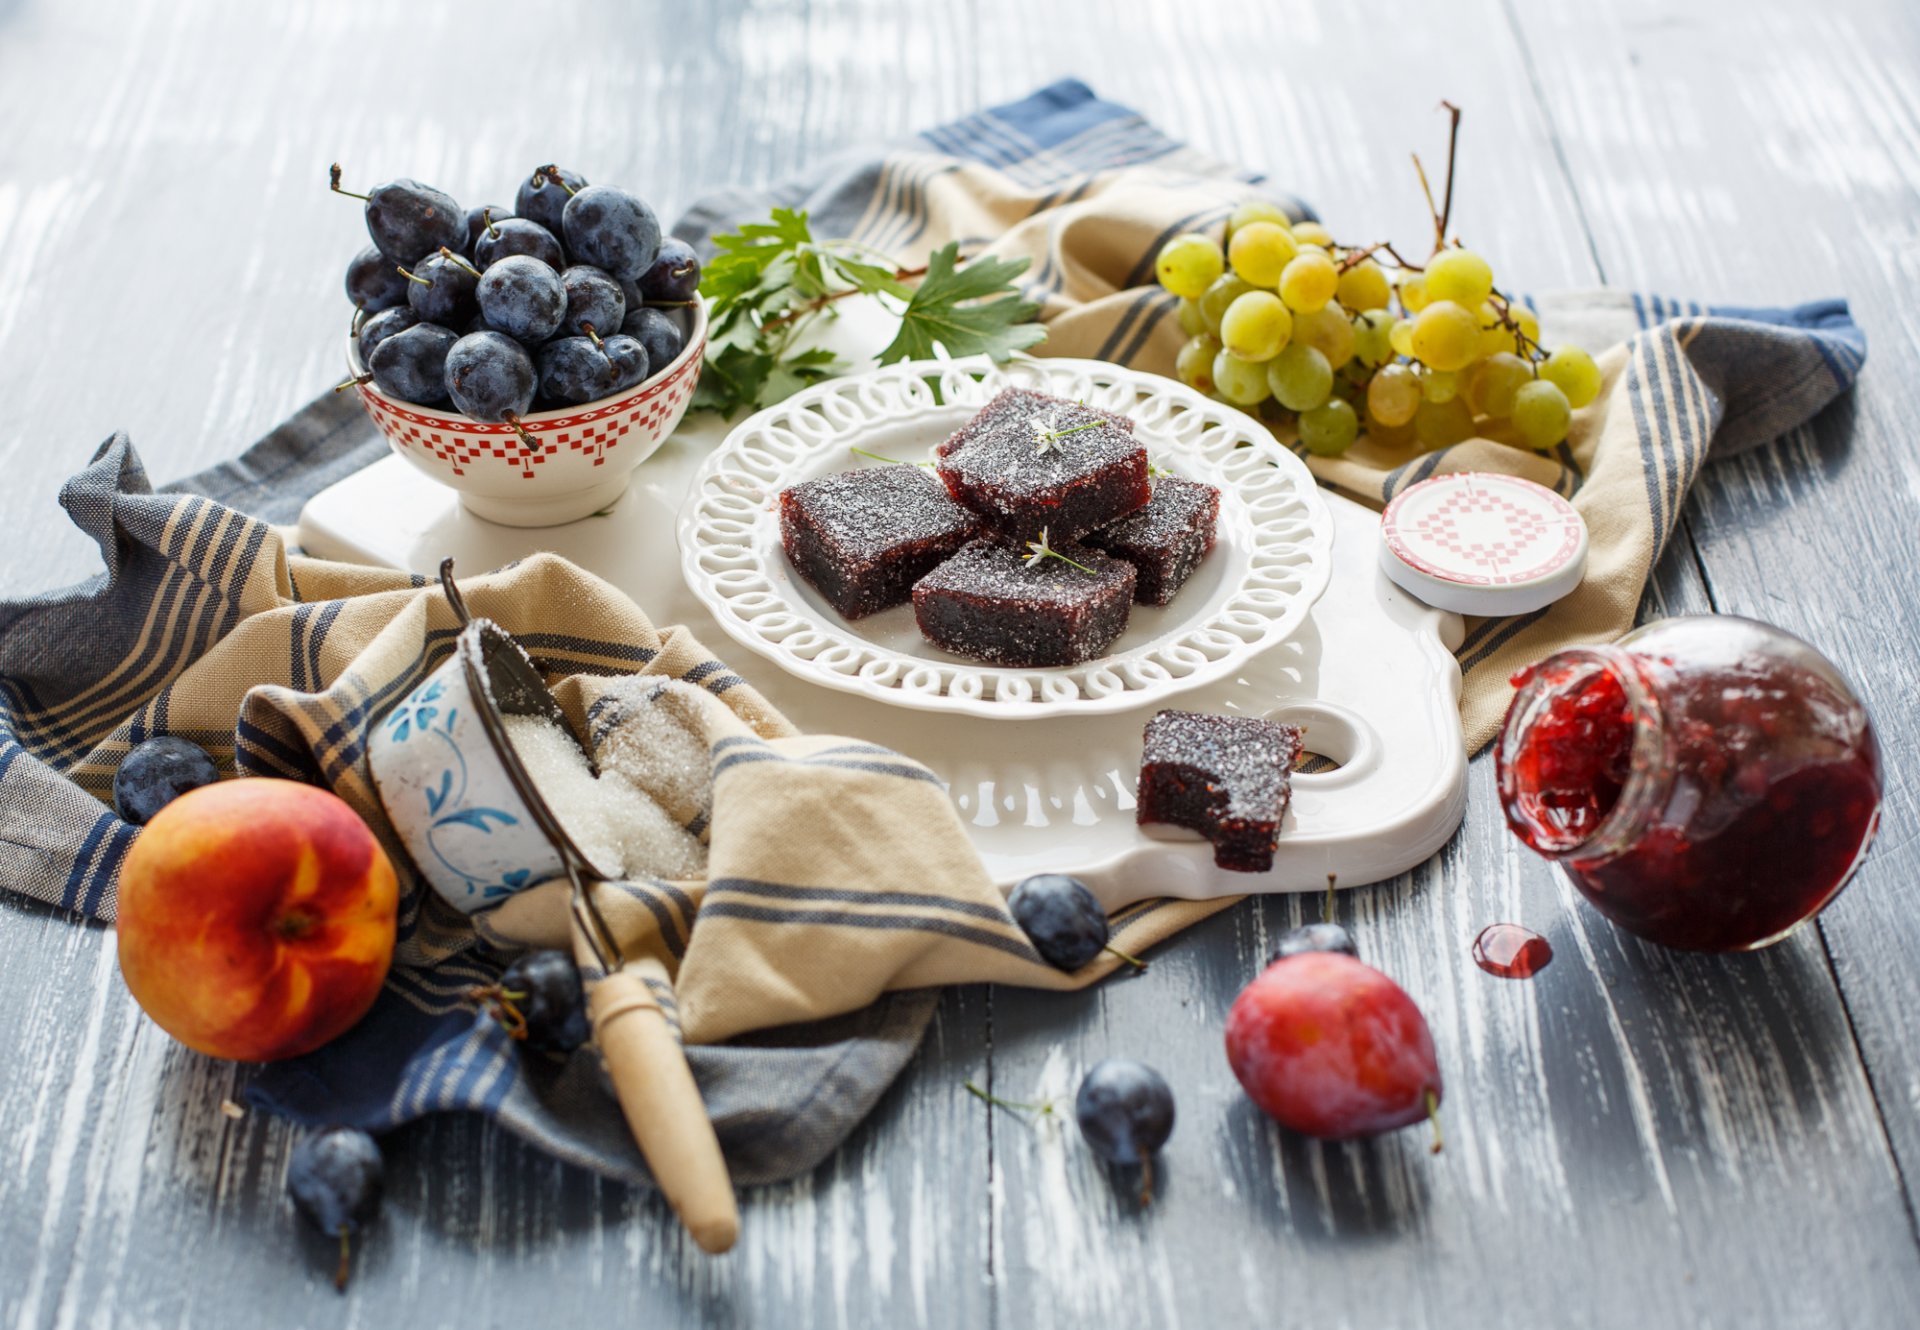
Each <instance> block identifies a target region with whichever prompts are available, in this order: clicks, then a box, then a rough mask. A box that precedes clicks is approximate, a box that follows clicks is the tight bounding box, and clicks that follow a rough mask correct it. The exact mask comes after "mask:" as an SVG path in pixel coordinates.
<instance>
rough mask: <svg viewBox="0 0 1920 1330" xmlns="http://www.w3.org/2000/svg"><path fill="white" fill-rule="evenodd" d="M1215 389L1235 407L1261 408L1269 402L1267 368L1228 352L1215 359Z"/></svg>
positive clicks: (1264, 365) (1260, 362) (1263, 363)
mask: <svg viewBox="0 0 1920 1330" xmlns="http://www.w3.org/2000/svg"><path fill="white" fill-rule="evenodd" d="M1213 389H1214V391H1215V392H1217V393H1219V394H1220V396H1222V397H1224V398H1226V399H1227V400H1228V401H1229V402H1232V403H1233V404H1234V405H1235V406H1259V405H1260V403H1262V402H1264V401H1266V400H1267V392H1268V389H1267V367H1266V364H1265V362H1263V361H1255V360H1242V359H1240V357H1238V356H1236V355H1233V354H1231V353H1230V352H1227V351H1222V352H1220V354H1219V355H1217V356H1215V357H1214V358H1213Z"/></svg>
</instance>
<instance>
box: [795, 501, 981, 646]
mask: <svg viewBox="0 0 1920 1330" xmlns="http://www.w3.org/2000/svg"><path fill="white" fill-rule="evenodd" d="M979 533H980V519H979V518H978V517H976V516H974V514H973V513H971V512H969V511H968V510H967V509H965V508H963V507H961V506H960V505H959V504H957V503H955V502H954V501H953V499H952V497H951V496H949V495H948V493H947V492H946V490H945V489H943V488H942V487H941V485H940V482H939V481H937V480H935V479H934V478H933V477H932V476H930V475H927V474H925V472H924V471H923V469H922V468H920V467H917V466H883V467H871V468H869V469H867V470H864V471H845V472H842V473H841V474H839V475H837V476H822V477H821V478H820V479H818V480H809V481H805V482H803V483H801V484H798V485H795V486H794V487H793V488H792V489H788V490H783V491H781V493H780V541H781V543H782V544H783V545H785V546H786V549H787V558H788V560H789V561H790V562H791V563H792V564H793V567H794V571H796V572H798V573H799V574H800V576H802V577H804V578H805V579H806V580H807V582H808V583H809V584H810V585H811V586H812V587H813V589H814V590H816V591H818V592H819V593H820V594H821V595H822V596H825V597H826V599H827V603H828V604H829V605H832V606H833V607H834V609H836V610H838V611H840V613H841V614H842V615H844V616H845V617H847V618H849V619H858V618H860V617H861V616H862V615H867V614H872V613H874V612H876V611H878V610H884V609H887V608H888V607H890V606H893V605H899V604H903V603H904V602H905V601H906V600H907V598H908V597H909V596H911V595H912V594H913V584H914V583H915V582H918V581H919V580H920V579H921V578H922V577H924V576H925V575H926V574H927V573H929V572H931V571H932V570H933V569H934V568H935V567H936V566H937V565H938V564H939V563H940V562H941V560H943V559H945V558H947V557H948V556H949V555H951V554H952V553H953V552H954V551H955V550H957V549H959V548H960V547H961V546H962V545H964V544H966V543H967V542H968V541H969V540H972V539H973V538H974V537H975V536H976V535H978V534H979Z"/></svg>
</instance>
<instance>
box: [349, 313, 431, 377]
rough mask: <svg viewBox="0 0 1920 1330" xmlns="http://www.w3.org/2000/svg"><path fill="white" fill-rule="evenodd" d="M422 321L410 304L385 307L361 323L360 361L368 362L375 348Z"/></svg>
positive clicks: (362, 362)
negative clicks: (393, 307)
mask: <svg viewBox="0 0 1920 1330" xmlns="http://www.w3.org/2000/svg"><path fill="white" fill-rule="evenodd" d="M419 322H420V316H419V315H418V314H415V313H414V312H413V308H412V306H410V305H401V306H399V307H398V308H397V309H383V310H381V311H380V312H379V313H378V314H376V315H374V316H373V317H372V318H370V319H367V320H365V321H364V322H362V323H361V325H360V338H359V341H358V343H357V345H358V347H359V349H360V363H361V364H362V365H364V364H366V363H367V362H368V361H370V360H372V359H373V348H374V347H376V346H378V345H380V343H382V342H384V341H386V340H387V339H388V338H389V337H391V336H393V335H394V334H395V333H401V332H405V331H406V330H407V329H409V328H411V327H413V325H414V324H416V323H419Z"/></svg>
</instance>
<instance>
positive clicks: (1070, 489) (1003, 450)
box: [938, 388, 1153, 541]
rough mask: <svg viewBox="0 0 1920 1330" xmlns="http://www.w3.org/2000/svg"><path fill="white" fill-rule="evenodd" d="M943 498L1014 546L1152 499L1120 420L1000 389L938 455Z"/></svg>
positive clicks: (1141, 453)
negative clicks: (950, 496) (959, 505)
mask: <svg viewBox="0 0 1920 1330" xmlns="http://www.w3.org/2000/svg"><path fill="white" fill-rule="evenodd" d="M938 456H939V464H938V465H939V471H940V478H941V479H942V480H944V481H945V482H946V484H947V489H948V490H949V491H951V492H952V494H953V497H954V498H956V499H958V500H959V501H960V502H961V503H964V504H966V505H967V507H969V508H971V509H973V510H974V511H975V512H977V513H979V514H980V515H981V517H982V518H984V519H985V520H986V522H987V524H988V525H989V526H991V527H992V528H993V529H994V530H995V531H997V532H999V533H1000V534H1001V535H1004V536H1006V537H1007V538H1009V539H1011V540H1014V541H1028V540H1032V539H1033V538H1034V537H1035V536H1037V535H1039V534H1040V531H1041V529H1042V528H1045V529H1046V530H1047V531H1049V532H1051V533H1052V537H1053V539H1054V540H1056V541H1064V540H1072V539H1074V538H1076V537H1078V536H1079V535H1080V534H1081V533H1082V532H1086V531H1091V530H1092V529H1093V528H1094V527H1097V526H1103V525H1105V524H1106V523H1108V522H1111V521H1113V520H1114V519H1115V518H1119V517H1123V516H1125V515H1126V514H1128V513H1130V512H1132V511H1133V510H1134V509H1136V508H1138V507H1140V506H1141V505H1142V504H1144V503H1146V502H1147V500H1148V499H1150V498H1152V497H1153V491H1152V488H1151V486H1150V485H1149V483H1148V468H1147V450H1146V448H1145V447H1144V446H1142V445H1141V443H1140V442H1139V440H1137V439H1135V438H1134V437H1133V422H1132V421H1130V420H1128V419H1127V418H1126V417H1125V416H1121V415H1116V414H1114V413H1113V412H1111V411H1102V410H1099V409H1097V408H1094V407H1086V406H1081V405H1080V404H1078V403H1077V402H1069V401H1067V400H1066V399H1065V398H1063V397H1050V396H1048V395H1047V394H1046V393H1037V392H1033V391H1031V390H1029V389H1026V388H1008V389H1006V390H1004V391H1003V392H1001V393H1000V394H999V395H998V396H997V397H995V398H994V399H993V400H992V401H991V402H988V403H987V404H986V405H985V406H983V407H981V408H980V410H979V412H978V413H977V414H976V415H975V416H974V417H973V419H972V420H969V421H968V422H967V423H966V424H965V425H963V426H961V427H960V429H959V430H958V431H956V432H955V433H954V435H953V437H951V438H949V439H948V440H947V441H946V442H945V443H943V444H941V445H940V447H939V449H938Z"/></svg>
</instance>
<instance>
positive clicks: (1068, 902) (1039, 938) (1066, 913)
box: [1007, 873, 1107, 970]
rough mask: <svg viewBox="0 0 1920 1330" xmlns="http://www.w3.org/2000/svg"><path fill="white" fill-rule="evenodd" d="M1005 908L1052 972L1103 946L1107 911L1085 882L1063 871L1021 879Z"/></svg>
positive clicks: (1083, 960) (1092, 954)
mask: <svg viewBox="0 0 1920 1330" xmlns="http://www.w3.org/2000/svg"><path fill="white" fill-rule="evenodd" d="M1007 908H1008V909H1009V910H1011V911H1012V912H1013V921H1014V922H1015V923H1016V924H1019V925H1020V928H1021V931H1023V932H1024V933H1026V935H1027V937H1028V939H1029V940H1030V941H1031V942H1032V943H1033V948H1034V950H1035V951H1037V952H1039V953H1040V958H1041V959H1042V960H1044V961H1045V962H1046V963H1047V964H1048V965H1051V966H1053V968H1054V969H1056V970H1077V969H1079V968H1080V967H1081V966H1083V965H1085V964H1087V962H1089V961H1091V960H1092V959H1093V958H1094V957H1095V956H1098V955H1099V954H1100V953H1101V952H1102V951H1104V950H1105V949H1106V946H1107V912H1106V911H1105V910H1103V909H1101V908H1100V902H1099V901H1098V900H1097V899H1095V898H1094V894H1093V893H1092V892H1091V891H1089V890H1087V884H1086V883H1084V882H1082V881H1081V880H1080V879H1079V878H1077V877H1068V876H1067V875H1066V874H1065V873H1041V874H1039V875H1038V876H1035V877H1030V878H1027V879H1026V880H1025V881H1023V882H1021V883H1020V884H1019V885H1018V886H1016V887H1015V888H1014V889H1013V891H1012V892H1011V893H1010V894H1009V895H1008V896H1007Z"/></svg>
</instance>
